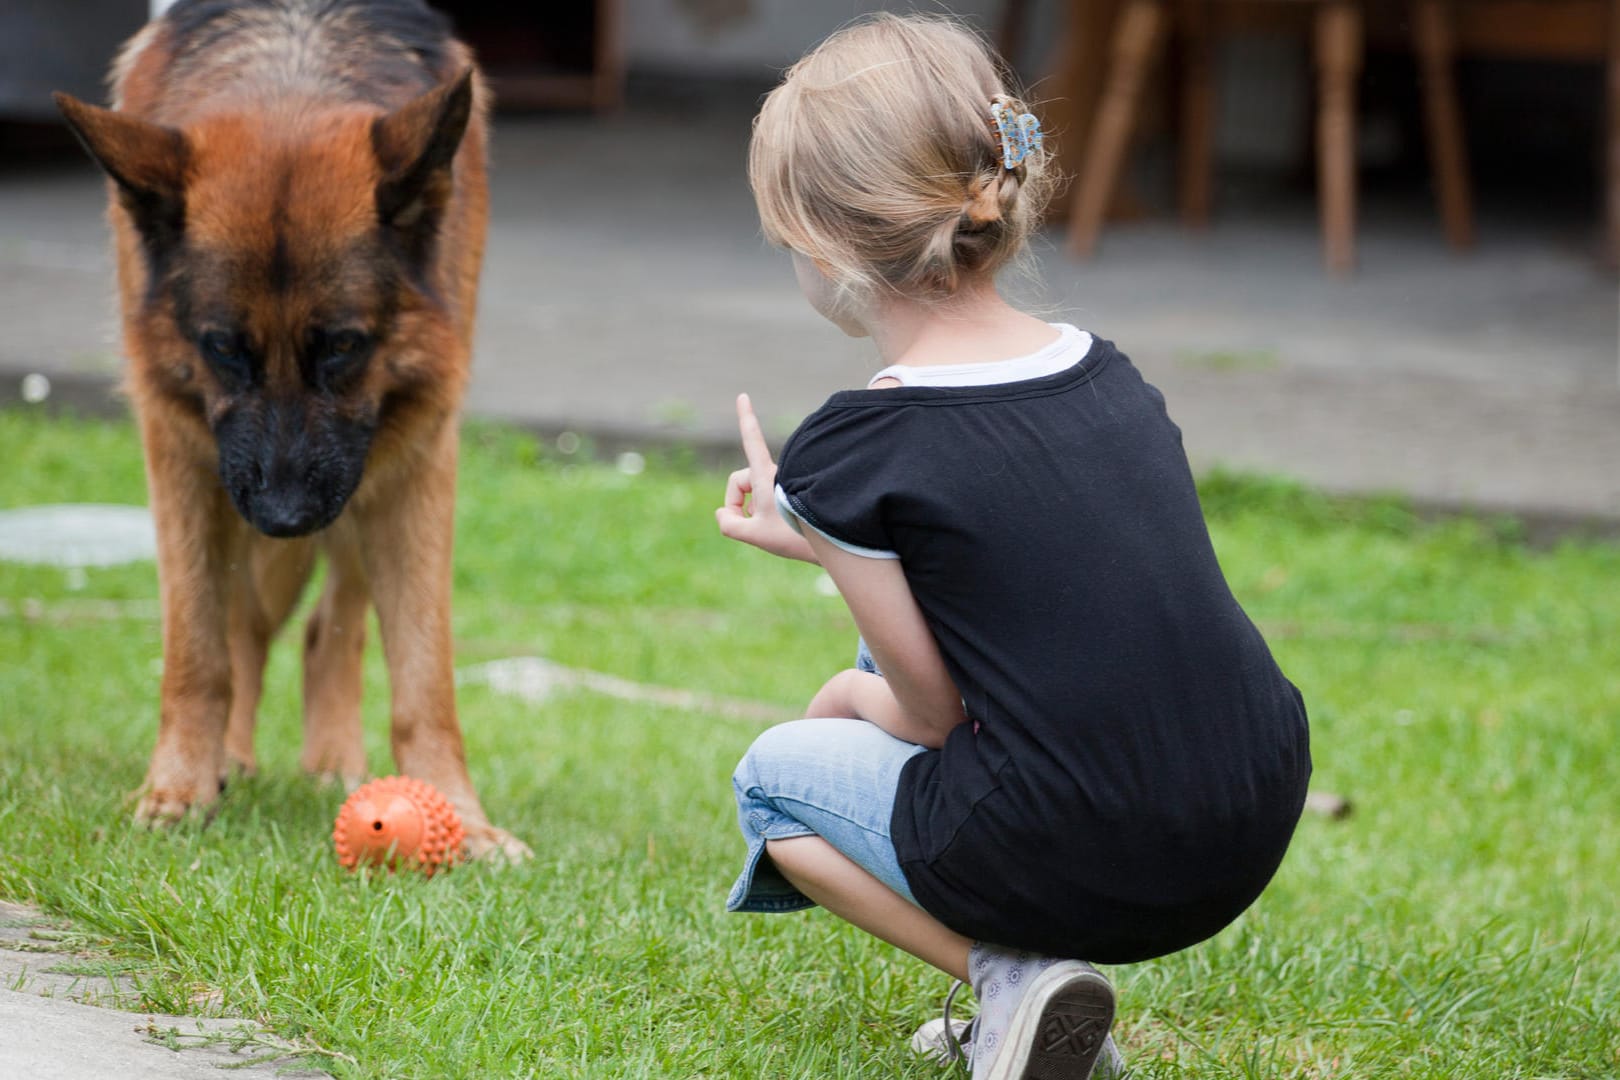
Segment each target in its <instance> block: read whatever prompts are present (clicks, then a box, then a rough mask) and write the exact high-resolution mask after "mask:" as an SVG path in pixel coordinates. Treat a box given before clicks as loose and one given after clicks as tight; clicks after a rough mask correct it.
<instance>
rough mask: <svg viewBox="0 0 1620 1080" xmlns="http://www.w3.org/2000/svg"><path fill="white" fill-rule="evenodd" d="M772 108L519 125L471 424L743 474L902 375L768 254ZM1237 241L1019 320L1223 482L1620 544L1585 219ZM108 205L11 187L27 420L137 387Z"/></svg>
mask: <svg viewBox="0 0 1620 1080" xmlns="http://www.w3.org/2000/svg"><path fill="white" fill-rule="evenodd" d="M749 105H750V100H749V99H748V98H747V96H746V95H740V96H736V97H734V98H733V99H731V100H729V101H726V100H716V99H715V98H714V96H713V95H691V96H687V97H682V96H681V95H679V94H671V95H665V96H663V97H661V98H659V99H658V100H655V101H652V102H648V103H644V104H642V105H640V106H638V107H637V108H634V109H632V110H630V111H628V112H627V113H625V114H623V115H620V116H617V117H611V118H607V119H602V120H596V119H590V118H583V117H544V118H536V119H526V120H510V119H507V120H502V121H501V122H500V124H499V125H498V126H497V130H496V135H495V155H494V160H495V169H494V172H493V177H492V184H493V198H492V203H493V219H492V224H491V230H490V242H489V253H488V259H487V262H486V266H485V274H484V289H483V295H482V301H481V305H482V306H481V318H480V326H479V344H478V351H477V357H476V367H475V372H474V378H473V382H472V385H471V389H470V392H469V398H468V407H469V409H470V411H471V412H473V413H474V414H477V415H483V416H491V417H500V418H505V419H511V420H516V421H521V422H523V423H526V424H528V425H531V426H533V427H535V428H537V429H539V430H542V431H548V432H561V431H565V430H572V431H577V432H581V433H590V434H597V435H605V436H609V437H616V438H617V439H619V440H624V441H632V442H635V441H642V442H645V441H669V440H678V441H686V442H692V443H697V444H703V445H720V446H724V445H728V444H729V443H730V441H731V439H732V422H731V401H732V398H733V396H734V394H735V393H736V391H738V390H744V389H746V390H748V391H750V392H751V393H752V394H753V395H754V398H755V401H756V403H757V404H758V407H759V409H760V411H761V415H762V417H763V419H764V420H765V423H766V425H767V428H768V429H769V430H771V431H772V432H774V433H775V434H776V435H778V436H780V435H783V434H786V432H787V431H789V430H791V428H792V426H793V424H794V423H795V422H796V421H797V419H798V418H799V417H801V416H803V415H804V414H805V413H806V412H808V411H809V410H810V409H812V408H814V407H815V406H816V405H817V404H819V402H820V401H821V400H822V398H823V397H825V395H826V394H827V393H828V392H829V391H831V390H833V389H836V388H839V387H843V386H848V385H855V384H859V383H860V382H862V381H864V377H865V373H866V372H868V371H870V370H871V369H872V363H871V357H870V353H869V349H868V346H867V345H866V344H865V343H863V342H857V341H852V340H849V339H846V338H844V337H843V336H842V335H840V334H839V333H838V332H837V331H836V330H834V329H833V328H832V327H830V326H829V325H827V324H825V323H823V322H822V321H821V320H820V319H819V318H818V317H817V316H816V315H814V314H813V313H812V312H811V311H810V309H809V308H808V306H806V305H805V304H804V302H803V301H802V300H801V299H800V297H799V296H798V293H797V290H796V288H795V286H794V284H793V279H792V273H791V270H790V268H789V265H788V262H787V259H786V258H785V257H784V256H783V255H782V254H781V253H778V252H774V251H771V250H769V249H767V248H765V247H764V245H763V244H762V243H761V241H760V239H759V237H758V231H757V226H756V223H755V220H754V217H753V209H752V203H751V200H750V198H749V195H748V190H747V185H746V181H745V178H744V175H743V169H742V160H743V151H744V147H745V143H746V138H747V130H748V119H749V113H748V107H749ZM1220 194H1221V202H1220V203H1219V205H1218V219H1217V224H1216V225H1215V227H1214V228H1212V229H1210V230H1209V231H1207V232H1205V233H1203V234H1191V233H1188V232H1186V231H1184V230H1182V229H1181V228H1180V227H1179V226H1177V225H1175V224H1174V223H1173V222H1169V221H1164V220H1160V221H1155V222H1149V223H1146V224H1132V225H1124V226H1118V227H1114V228H1112V229H1110V231H1109V232H1108V233H1106V234H1105V237H1104V242H1103V245H1102V249H1101V252H1100V254H1099V256H1098V258H1097V259H1096V260H1095V261H1094V262H1092V263H1090V264H1079V263H1076V262H1074V261H1072V260H1070V259H1068V258H1067V257H1066V256H1064V255H1063V254H1062V253H1061V251H1059V250H1058V243H1059V241H1060V239H1061V238H1060V237H1059V236H1057V235H1055V234H1054V235H1049V236H1047V237H1044V238H1043V239H1042V241H1041V243H1039V244H1038V245H1037V252H1036V257H1035V259H1034V260H1033V264H1034V265H1033V267H1032V270H1033V273H1032V274H1029V275H1026V276H1024V278H1023V279H1021V280H1017V281H1014V282H1013V283H1012V285H1011V287H1012V289H1013V291H1014V292H1015V293H1017V294H1018V295H1019V296H1020V297H1021V298H1022V299H1023V300H1025V301H1026V302H1028V303H1031V304H1033V305H1034V306H1036V307H1038V308H1039V309H1040V310H1042V311H1044V312H1046V313H1048V314H1049V315H1050V317H1052V318H1054V319H1066V320H1069V321H1073V322H1076V323H1078V324H1080V325H1082V326H1085V327H1087V328H1089V329H1092V330H1093V331H1095V332H1097V333H1100V334H1102V335H1104V336H1107V337H1110V338H1113V339H1114V340H1115V341H1117V342H1118V343H1119V344H1120V345H1121V346H1122V347H1123V348H1124V349H1125V350H1126V352H1128V353H1129V354H1130V355H1131V356H1132V358H1133V359H1134V360H1135V361H1136V363H1137V364H1138V365H1139V366H1140V367H1141V368H1142V369H1143V370H1144V372H1145V373H1146V374H1147V375H1148V377H1149V379H1151V380H1153V381H1154V382H1156V383H1158V384H1159V385H1160V386H1161V388H1162V389H1164V391H1165V392H1166V395H1167V397H1168V399H1169V403H1170V409H1171V413H1172V415H1173V416H1174V417H1175V418H1176V419H1177V420H1178V421H1179V422H1180V423H1181V425H1182V427H1183V429H1184V431H1185V435H1186V443H1187V447H1188V450H1189V452H1190V454H1191V456H1192V457H1193V459H1194V462H1195V464H1197V465H1199V466H1201V467H1208V466H1211V465H1215V464H1224V465H1232V466H1237V467H1242V468H1248V469H1259V470H1264V471H1268V472H1275V473H1283V474H1287V475H1291V476H1295V477H1298V478H1300V479H1303V480H1306V481H1308V482H1310V483H1313V484H1316V485H1319V486H1321V487H1324V488H1327V489H1330V490H1334V491H1342V492H1390V491H1396V492H1403V493H1406V494H1408V495H1410V496H1412V497H1414V498H1415V499H1417V500H1419V501H1420V502H1424V503H1428V504H1436V505H1441V506H1447V507H1453V506H1470V507H1480V508H1485V509H1489V510H1510V511H1515V512H1519V513H1523V514H1527V515H1530V516H1532V517H1549V518H1556V519H1566V520H1581V519H1597V520H1600V521H1608V522H1611V523H1612V522H1615V521H1620V477H1617V472H1620V470H1617V468H1616V466H1617V464H1620V423H1617V421H1620V332H1617V316H1620V296H1617V292H1616V283H1615V279H1614V277H1613V276H1612V275H1610V274H1608V273H1607V272H1605V271H1604V270H1603V269H1602V268H1601V267H1600V266H1599V265H1598V263H1597V261H1596V259H1595V257H1594V255H1593V251H1592V247H1591V245H1592V242H1593V240H1594V237H1595V230H1594V222H1595V217H1594V216H1593V215H1592V214H1588V213H1586V212H1585V210H1584V209H1583V208H1552V209H1550V210H1548V211H1547V212H1545V213H1539V212H1534V209H1533V208H1532V213H1531V214H1530V215H1529V216H1530V218H1531V219H1530V220H1526V214H1525V213H1524V210H1525V208H1524V207H1522V206H1521V207H1519V208H1518V209H1517V212H1516V213H1514V214H1511V215H1503V214H1498V215H1496V216H1494V217H1493V216H1491V214H1490V213H1489V210H1487V212H1486V213H1484V214H1482V218H1481V222H1480V244H1479V247H1478V249H1477V250H1476V251H1474V252H1472V253H1470V254H1467V255H1461V256H1459V255H1456V254H1454V253H1452V252H1450V251H1449V250H1447V249H1446V248H1445V246H1444V245H1443V243H1442V242H1441V239H1440V234H1439V226H1438V223H1437V221H1436V218H1435V215H1434V213H1433V210H1432V208H1430V207H1429V206H1428V205H1427V204H1426V203H1419V204H1416V205H1412V204H1409V203H1407V202H1403V201H1401V200H1400V199H1384V200H1382V201H1380V200H1379V199H1378V198H1376V197H1375V198H1370V199H1368V200H1367V201H1366V203H1365V205H1364V207H1363V213H1362V219H1361V225H1360V230H1359V240H1360V251H1361V258H1362V262H1361V272H1360V274H1359V275H1358V276H1357V277H1355V278H1354V279H1351V280H1349V281H1333V280H1329V279H1327V278H1326V277H1324V275H1323V274H1322V273H1321V270H1320V261H1319V250H1318V247H1317V236H1316V232H1315V227H1314V221H1313V216H1312V207H1311V203H1310V200H1309V196H1308V194H1307V193H1298V192H1287V191H1278V190H1276V189H1267V188H1264V187H1259V186H1255V185H1252V184H1251V185H1249V186H1248V187H1247V188H1246V187H1245V184H1244V183H1243V182H1241V181H1240V180H1232V179H1228V181H1227V182H1226V185H1225V187H1224V188H1223V190H1222V191H1221V193H1220ZM102 201H103V190H102V186H101V182H100V180H99V178H98V176H97V174H96V173H95V172H94V170H93V169H92V168H91V167H90V166H89V165H88V164H87V163H86V164H82V165H81V164H80V163H79V162H77V161H75V160H73V159H71V158H69V159H65V160H59V161H55V162H53V163H49V164H46V165H32V166H29V165H23V166H18V167H12V168H10V169H5V168H0V326H4V327H5V333H4V334H0V398H4V397H9V396H12V395H13V394H15V392H16V387H17V379H18V377H19V376H21V375H22V374H24V373H26V372H31V371H37V372H43V373H45V374H47V375H51V376H53V377H55V378H56V379H57V381H58V383H59V384H60V383H62V382H63V380H64V379H65V380H67V381H68V382H70V383H71V382H74V381H75V380H76V381H77V382H78V383H80V384H83V383H84V382H85V381H86V380H88V381H89V383H90V384H91V385H97V381H98V380H105V379H108V378H111V377H113V376H114V375H115V374H116V372H117V370H118V359H117V351H116V346H115V344H114V335H113V327H114V320H113V309H112V302H111V286H110V264H109V258H108V254H107V243H106V239H105V236H104V219H103V209H102Z"/></svg>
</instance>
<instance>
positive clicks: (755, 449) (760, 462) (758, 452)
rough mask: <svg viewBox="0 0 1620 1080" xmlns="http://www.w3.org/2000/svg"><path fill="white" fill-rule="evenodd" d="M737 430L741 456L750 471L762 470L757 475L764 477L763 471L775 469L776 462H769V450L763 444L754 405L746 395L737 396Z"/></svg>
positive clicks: (763, 440)
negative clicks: (739, 438)
mask: <svg viewBox="0 0 1620 1080" xmlns="http://www.w3.org/2000/svg"><path fill="white" fill-rule="evenodd" d="M737 430H738V431H740V432H741V433H742V447H743V456H744V457H746V458H747V459H748V467H749V468H750V469H757V470H762V472H760V473H759V474H758V475H764V472H763V470H770V469H774V468H776V462H774V461H772V460H771V448H770V447H769V446H767V445H766V443H765V432H763V431H761V430H760V427H759V418H758V417H757V416H755V415H754V403H753V402H752V401H749V400H748V395H747V394H738V395H737Z"/></svg>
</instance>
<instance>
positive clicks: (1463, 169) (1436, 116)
mask: <svg viewBox="0 0 1620 1080" xmlns="http://www.w3.org/2000/svg"><path fill="white" fill-rule="evenodd" d="M1412 33H1413V37H1414V44H1415V46H1416V49H1417V57H1418V67H1419V69H1420V70H1421V72H1422V74H1423V111H1424V119H1425V120H1426V121H1427V123H1428V128H1429V161H1430V162H1431V167H1432V168H1433V169H1434V173H1435V186H1436V188H1437V189H1438V191H1439V196H1440V219H1441V221H1443V222H1444V223H1445V229H1446V239H1447V240H1448V241H1449V242H1450V244H1451V246H1452V247H1454V248H1466V247H1469V246H1471V245H1472V244H1473V242H1474V210H1473V197H1472V193H1471V192H1470V191H1469V181H1468V149H1467V146H1466V145H1465V144H1464V142H1463V131H1462V109H1461V107H1460V106H1459V105H1458V104H1457V82H1456V78H1455V70H1454V66H1453V65H1454V60H1455V55H1456V46H1455V42H1454V41H1453V37H1452V32H1451V12H1450V10H1449V9H1448V7H1447V4H1446V0H1415V2H1414V4H1413V11H1412Z"/></svg>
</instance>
